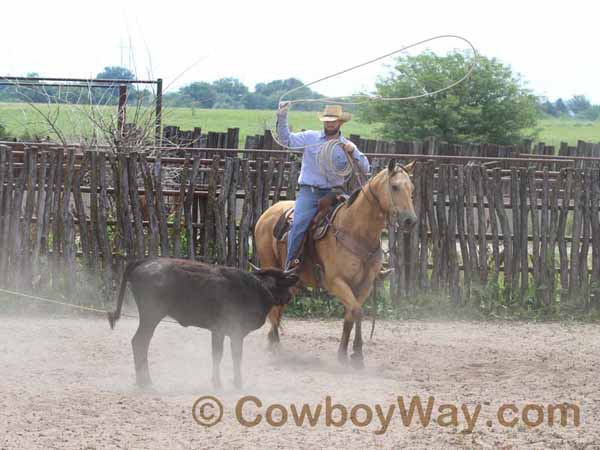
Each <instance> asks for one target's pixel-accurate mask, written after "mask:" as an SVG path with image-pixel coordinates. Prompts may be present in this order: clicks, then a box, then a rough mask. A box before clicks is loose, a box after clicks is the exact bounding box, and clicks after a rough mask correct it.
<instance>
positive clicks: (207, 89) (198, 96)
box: [180, 81, 217, 108]
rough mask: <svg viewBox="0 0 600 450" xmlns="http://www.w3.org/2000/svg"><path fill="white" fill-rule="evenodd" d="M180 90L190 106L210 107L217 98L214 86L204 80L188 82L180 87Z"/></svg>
mask: <svg viewBox="0 0 600 450" xmlns="http://www.w3.org/2000/svg"><path fill="white" fill-rule="evenodd" d="M180 92H181V95H182V97H183V99H185V100H186V101H187V102H188V103H189V105H190V106H196V107H199V108H212V107H213V105H214V104H215V102H216V100H217V93H216V91H215V88H214V87H213V86H212V85H211V84H210V83H206V82H205V81H196V82H194V83H191V84H188V85H187V86H184V87H183V88H181V90H180Z"/></svg>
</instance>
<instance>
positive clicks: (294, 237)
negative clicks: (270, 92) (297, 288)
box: [277, 102, 369, 270]
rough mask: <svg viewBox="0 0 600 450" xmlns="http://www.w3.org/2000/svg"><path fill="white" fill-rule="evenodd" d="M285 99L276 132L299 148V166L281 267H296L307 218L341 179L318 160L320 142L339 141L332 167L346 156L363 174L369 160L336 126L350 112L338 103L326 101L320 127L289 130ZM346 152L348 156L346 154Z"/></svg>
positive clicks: (340, 164) (343, 164)
mask: <svg viewBox="0 0 600 450" xmlns="http://www.w3.org/2000/svg"><path fill="white" fill-rule="evenodd" d="M289 105H290V103H289V102H281V104H280V105H279V110H278V111H277V134H278V135H279V140H280V142H281V143H282V144H283V145H285V146H286V147H289V148H292V149H302V166H301V168H300V176H299V177H298V185H299V187H300V189H299V192H298V196H297V197H296V203H295V206H294V218H293V221H292V227H291V230H290V232H289V234H288V239H287V241H288V242H287V259H286V263H285V269H286V270H288V269H293V268H297V267H298V264H299V263H300V260H299V259H297V258H295V256H296V253H297V252H298V250H299V248H300V245H301V244H302V242H303V240H304V234H305V233H306V231H307V230H308V228H309V226H310V223H311V220H312V218H313V217H314V215H315V214H316V213H317V210H318V203H319V200H320V199H321V198H322V197H324V196H326V195H327V194H329V193H330V192H331V191H332V189H334V188H339V187H341V186H342V184H343V183H344V181H345V180H344V178H343V177H341V176H339V175H336V174H335V173H328V171H327V169H326V168H325V167H320V166H319V164H318V159H317V157H318V154H319V152H321V150H322V149H323V145H324V144H325V143H327V141H330V140H333V139H335V140H338V141H340V144H338V145H336V146H335V148H334V150H333V163H334V166H335V169H336V170H341V169H344V168H345V167H346V166H347V164H349V162H348V159H347V158H348V156H349V157H351V158H353V159H354V160H355V164H354V165H355V166H358V168H359V170H361V171H362V172H363V174H365V175H366V174H367V173H368V172H369V160H368V159H367V157H366V156H365V155H364V154H363V153H361V152H360V151H359V150H358V148H357V147H356V145H354V144H353V143H352V142H351V141H349V140H348V139H346V138H345V137H344V136H343V135H342V132H341V130H340V128H341V126H342V125H343V124H344V123H346V122H348V121H349V120H350V119H351V118H352V115H351V114H350V113H348V112H344V111H342V107H341V106H339V105H327V106H326V107H325V110H324V111H323V113H321V114H319V120H320V121H321V122H323V131H314V130H308V131H302V132H299V133H290V130H289V127H288V123H287V112H288V109H289ZM347 155H348V156H347Z"/></svg>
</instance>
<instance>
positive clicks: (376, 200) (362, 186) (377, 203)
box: [346, 153, 410, 225]
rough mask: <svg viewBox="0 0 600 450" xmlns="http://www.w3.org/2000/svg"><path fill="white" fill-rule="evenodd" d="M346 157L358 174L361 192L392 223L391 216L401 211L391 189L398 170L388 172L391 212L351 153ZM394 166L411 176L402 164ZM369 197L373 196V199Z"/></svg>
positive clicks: (388, 222) (387, 221)
mask: <svg viewBox="0 0 600 450" xmlns="http://www.w3.org/2000/svg"><path fill="white" fill-rule="evenodd" d="M346 157H347V159H348V162H349V163H350V165H351V167H352V171H353V172H354V174H356V178H357V179H358V183H359V184H360V190H361V192H362V193H363V194H364V196H365V198H366V199H367V201H368V202H369V203H370V204H371V205H372V206H373V205H374V206H376V207H377V209H379V211H380V212H381V214H382V215H383V216H384V217H385V221H386V223H387V224H388V225H389V224H390V216H393V215H394V214H398V211H399V208H398V205H396V202H395V201H394V196H393V195H392V189H391V184H392V177H393V175H394V173H395V172H396V170H395V169H394V171H393V172H392V173H391V174H390V173H388V178H387V188H388V192H389V194H390V201H391V202H392V208H391V211H392V212H391V213H390V211H386V210H385V209H384V208H383V206H382V205H381V202H380V201H379V198H378V196H377V195H375V193H374V192H373V188H372V187H371V181H367V182H366V183H365V181H364V178H363V173H362V172H361V171H360V170H359V169H357V167H356V165H355V164H354V160H353V159H352V157H351V156H350V155H348V154H347V153H346ZM394 167H395V168H396V167H397V168H399V169H400V170H401V171H403V172H404V173H405V174H406V175H407V176H410V174H409V173H408V171H407V170H406V169H405V168H404V166H402V165H401V164H395V165H394ZM365 186H366V187H367V189H365ZM367 191H368V192H369V195H367ZM369 197H371V198H372V200H371V199H370V198H369ZM373 200H374V201H373Z"/></svg>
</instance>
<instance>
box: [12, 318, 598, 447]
mask: <svg viewBox="0 0 600 450" xmlns="http://www.w3.org/2000/svg"><path fill="white" fill-rule="evenodd" d="M0 323H1V326H0V383H1V384H0V385H1V390H0V430H1V429H2V428H4V429H5V430H6V432H4V433H1V435H0V448H2V449H96V450H101V449H213V448H214V449H268V450H271V449H286V450H287V449H296V448H298V449H313V450H314V449H325V448H335V449H366V448H378V449H379V448H380V449H504V450H509V449H515V450H517V449H518V450H522V449H582V450H583V449H587V450H592V449H600V423H599V420H600V382H599V378H600V366H599V363H600V352H599V347H600V327H599V326H597V325H584V324H567V325H565V324H558V323H556V324H531V323H473V322H423V321H409V322H378V324H377V328H376V330H375V336H374V338H373V340H372V341H369V339H368V331H369V327H364V328H367V330H366V331H367V332H365V335H366V338H365V347H364V348H365V358H366V359H365V363H366V368H365V369H364V370H362V371H356V370H354V369H352V368H351V367H349V366H344V365H341V364H340V363H338V361H337V359H336V350H337V345H338V342H339V337H340V335H341V327H342V324H341V322H340V321H337V320H336V321H322V320H319V321H317V320H314V321H307V320H306V321H305V320H303V321H300V320H286V322H285V324H286V328H285V330H284V333H283V335H282V345H283V351H282V352H281V353H280V354H279V355H273V354H270V353H268V352H267V351H266V341H267V338H266V333H267V331H268V328H267V327H266V326H265V327H263V328H262V329H261V330H259V331H256V332H254V333H252V334H251V335H250V336H249V337H248V338H247V339H246V346H245V353H244V371H243V373H244V382H245V386H244V388H243V390H242V391H236V390H235V389H234V388H233V386H232V372H231V366H232V363H231V359H230V353H229V346H228V341H226V347H227V349H226V352H225V355H224V358H223V382H224V389H223V391H220V392H215V391H214V390H213V389H212V387H211V384H210V373H211V363H210V352H209V349H210V335H209V333H208V332H207V331H205V330H199V329H192V328H189V329H185V328H182V327H180V326H178V325H174V324H171V323H163V324H161V325H160V326H159V328H158V329H157V331H156V334H155V336H154V339H153V341H152V344H151V347H150V370H151V375H152V376H153V379H154V390H150V391H148V390H145V391H144V390H140V389H137V388H136V387H135V385H134V369H133V358H132V352H131V346H130V339H131V337H132V336H133V334H134V332H135V329H136V326H137V323H136V320H135V319H127V318H124V319H121V321H120V322H119V323H118V324H117V327H116V329H115V330H114V331H111V330H110V329H109V327H108V324H107V322H106V321H105V320H104V319H101V318H98V319H93V318H90V319H87V318H68V319H67V318H40V317H36V318H32V317H16V316H3V317H0ZM204 395H213V396H215V397H217V398H218V399H219V400H220V401H221V402H222V404H223V405H224V411H223V416H222V420H221V422H220V423H218V424H216V425H214V426H212V427H204V426H201V425H199V424H198V423H197V422H196V421H195V420H194V417H193V415H192V409H193V408H192V406H193V404H194V402H195V401H196V399H198V398H199V397H201V396H204ZM247 395H253V396H255V397H257V398H258V399H260V401H261V402H262V407H261V406H258V405H256V404H254V403H252V402H248V403H246V404H245V406H244V407H243V408H242V410H241V414H242V419H244V420H247V421H252V420H255V419H257V418H259V417H260V418H262V420H261V421H260V423H258V424H257V425H256V426H253V427H248V426H244V425H242V423H240V421H239V420H238V419H237V418H236V412H235V409H236V403H237V402H238V401H239V400H240V399H241V398H243V397H244V396H247ZM327 396H329V397H331V403H332V404H333V403H335V404H340V405H342V406H343V407H345V408H347V412H348V414H347V417H346V419H347V420H346V422H345V423H342V419H343V412H342V411H341V410H340V409H339V408H338V409H337V410H336V409H333V412H331V410H330V411H329V413H330V414H329V417H330V418H331V420H332V421H333V422H334V423H335V424H337V425H340V426H334V424H333V423H328V422H327V420H326V414H325V412H326V407H327V400H326V398H327ZM415 396H419V398H420V399H421V401H422V402H423V404H424V407H426V406H427V401H428V399H429V397H430V396H432V397H434V400H433V408H432V414H431V422H430V423H429V424H428V425H427V426H425V427H424V426H422V424H421V423H420V422H419V421H418V419H417V418H416V417H415V418H413V423H412V424H410V425H405V424H404V423H403V421H402V416H401V413H400V405H399V400H398V397H402V399H403V401H404V403H403V405H404V406H405V407H408V405H409V403H410V401H411V400H413V398H414V397H415ZM563 402H566V403H571V404H574V405H576V406H577V407H578V408H579V411H580V423H579V425H578V426H576V425H575V424H574V422H573V421H574V416H573V414H570V415H569V416H568V417H567V418H568V423H567V425H566V426H561V425H560V423H559V419H556V423H555V424H554V425H553V426H550V425H548V423H547V422H548V420H549V419H548V417H549V416H548V411H547V406H548V405H556V404H560V403H563ZM361 403H362V404H364V406H363V407H359V408H355V406H356V405H358V404H361ZM273 404H281V405H283V406H284V407H285V409H286V411H287V414H288V417H287V422H285V423H283V425H281V426H274V425H277V424H280V423H281V422H284V420H283V419H284V418H285V417H284V416H283V415H282V414H283V413H282V411H281V408H279V407H273V408H271V409H270V410H268V407H269V406H270V405H273ZM303 404H308V405H310V407H311V408H313V410H314V411H316V409H315V408H316V406H317V405H319V404H320V405H321V407H322V408H321V411H320V415H319V416H318V417H317V419H318V420H317V421H316V423H315V425H314V426H311V425H310V424H308V423H307V422H304V424H303V425H301V426H299V425H296V423H295V418H294V416H293V411H292V410H291V405H296V406H297V409H295V410H294V411H297V410H300V409H301V407H302V405H303ZM443 404H446V406H445V407H442V409H441V410H440V407H441V406H442V405H443ZM503 404H511V405H514V407H515V408H516V411H518V412H516V413H515V414H513V413H512V411H513V410H510V411H508V412H507V411H506V410H504V412H505V418H506V419H508V420H512V419H513V418H514V420H516V421H517V423H516V424H515V426H513V427H509V426H503V425H501V424H500V423H499V421H498V418H497V410H498V408H499V407H500V406H501V405H503ZM528 404H533V405H538V406H537V407H536V406H533V407H530V408H529V416H528V420H529V423H533V424H534V425H535V419H536V414H537V415H538V416H537V417H540V416H539V414H542V418H543V419H544V422H543V423H542V424H541V425H539V426H533V427H529V426H527V425H526V424H525V423H524V422H523V419H522V417H521V412H522V410H524V409H526V406H527V405H528ZM448 405H454V407H455V408H456V410H457V416H456V417H457V421H458V426H454V425H452V424H451V425H450V426H442V425H446V424H448V423H449V422H448V421H447V420H446V419H448V418H449V417H450V418H452V415H451V414H449V413H451V412H452V411H453V409H452V407H451V406H448ZM463 405H464V406H463ZM477 405H479V407H480V408H481V409H480V413H479V415H478V416H476V420H475V421H474V422H473V421H472V422H471V423H472V424H473V425H472V426H470V427H469V425H468V424H469V422H468V421H467V420H466V419H465V415H464V413H463V408H464V409H465V410H466V411H467V413H468V416H469V417H471V420H472V419H473V417H475V416H474V412H475V411H476V408H477ZM198 407H199V406H198ZM211 408H213V407H212V406H209V407H206V408H205V409H204V410H203V411H201V412H198V411H199V410H198V409H196V411H197V414H196V417H201V418H202V417H208V418H213V419H214V417H216V416H215V415H214V414H211V413H213V412H214V411H216V410H215V409H211ZM353 408H354V414H352V410H353ZM536 408H537V409H536ZM540 408H543V409H540ZM367 409H370V411H371V413H372V420H371V422H370V423H369V424H368V425H365V423H366V422H367V419H369V417H368V411H367ZM390 411H391V412H390ZM388 413H390V416H389V421H388V427H387V430H385V431H383V426H382V422H380V420H382V419H383V420H385V417H386V414H388ZM259 414H260V416H259ZM444 414H445V416H444ZM557 415H558V414H557ZM350 416H352V418H354V419H355V422H356V423H353V422H352V420H351V417H350ZM267 417H268V418H269V420H270V421H271V422H272V424H269V423H268V422H267ZM444 417H445V419H444ZM448 420H449V419H448ZM469 428H471V429H469Z"/></svg>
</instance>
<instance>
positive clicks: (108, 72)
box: [96, 66, 135, 80]
mask: <svg viewBox="0 0 600 450" xmlns="http://www.w3.org/2000/svg"><path fill="white" fill-rule="evenodd" d="M96 79H97V80H133V79H135V74H134V73H133V72H132V71H131V70H129V69H126V68H125V67H120V66H107V67H105V68H104V70H103V71H102V72H100V73H99V74H98V75H96Z"/></svg>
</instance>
